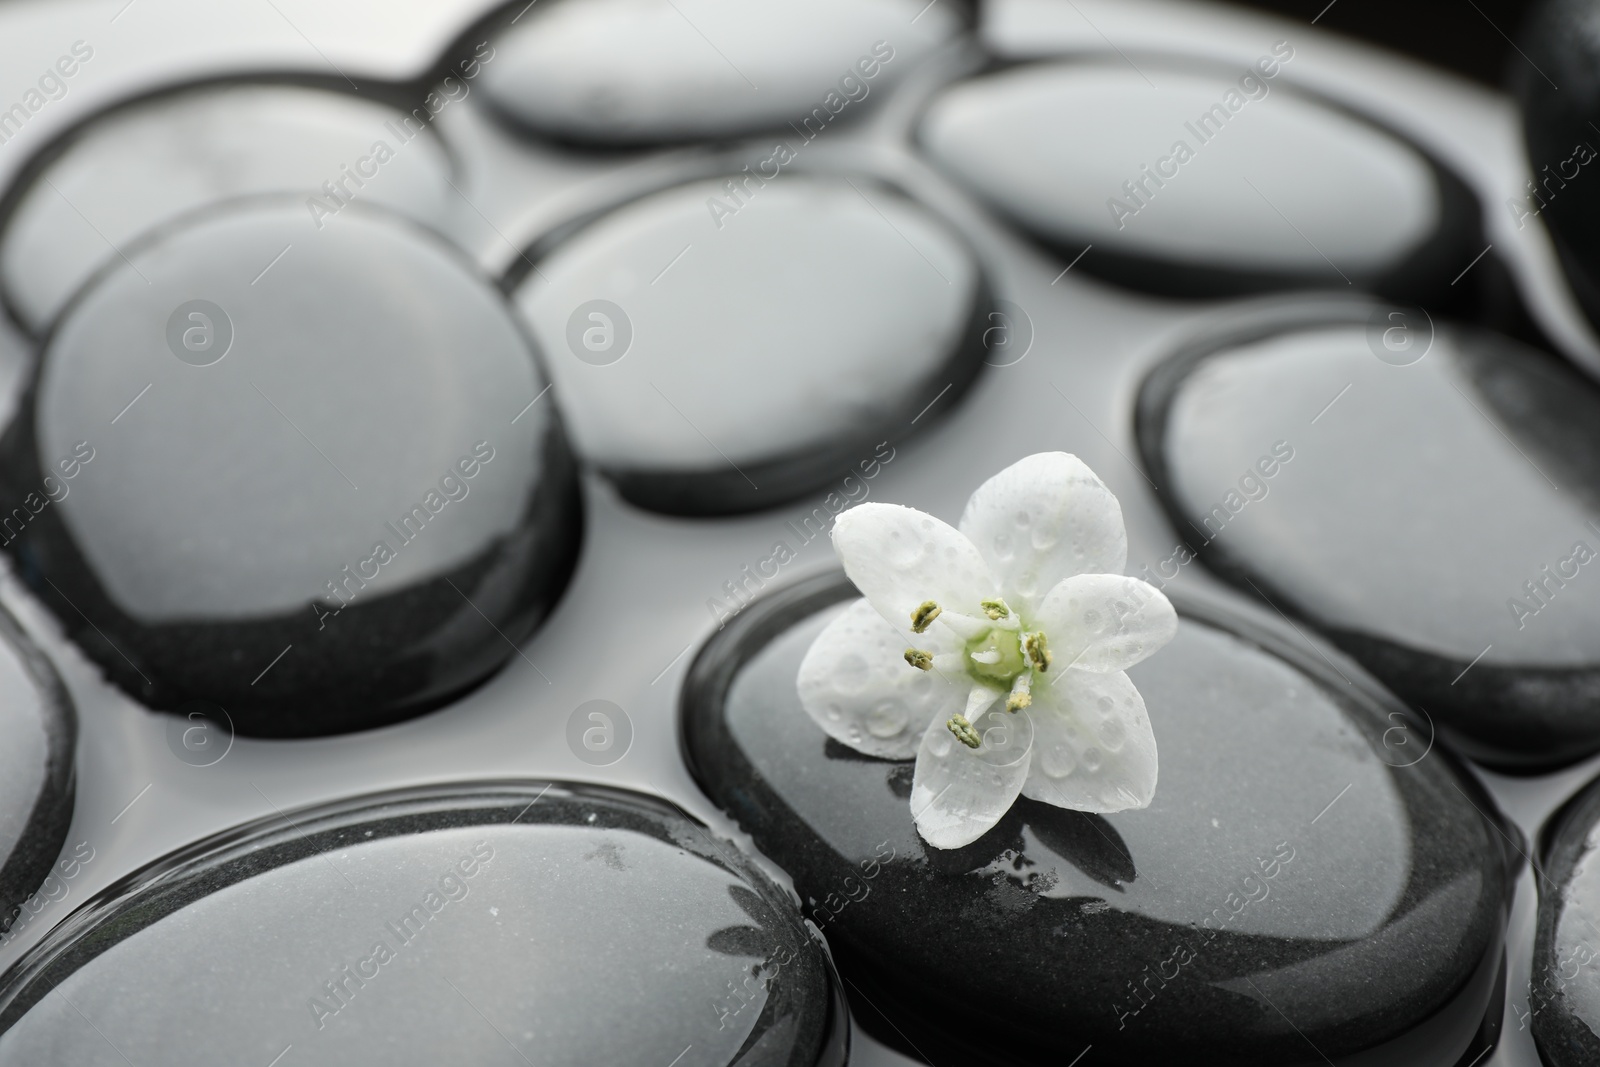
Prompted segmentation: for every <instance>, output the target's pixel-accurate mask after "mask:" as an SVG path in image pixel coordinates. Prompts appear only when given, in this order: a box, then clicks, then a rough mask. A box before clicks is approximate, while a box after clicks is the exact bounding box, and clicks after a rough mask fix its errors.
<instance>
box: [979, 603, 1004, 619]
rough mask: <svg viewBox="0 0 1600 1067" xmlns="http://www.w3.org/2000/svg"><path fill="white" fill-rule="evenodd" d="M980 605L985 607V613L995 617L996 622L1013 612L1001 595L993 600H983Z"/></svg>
mask: <svg viewBox="0 0 1600 1067" xmlns="http://www.w3.org/2000/svg"><path fill="white" fill-rule="evenodd" d="M979 606H981V607H982V608H983V613H984V614H985V615H987V616H989V618H991V619H994V620H995V621H996V622H998V621H999V620H1001V619H1003V618H1005V617H1006V616H1007V615H1010V614H1011V608H1010V607H1008V606H1007V605H1006V602H1005V601H1004V600H1001V599H1000V598H999V597H995V598H994V599H993V600H985V601H982V602H981V604H980V605H979Z"/></svg>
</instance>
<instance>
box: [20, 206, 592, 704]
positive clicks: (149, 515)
mask: <svg viewBox="0 0 1600 1067" xmlns="http://www.w3.org/2000/svg"><path fill="white" fill-rule="evenodd" d="M303 215H304V207H303V205H302V204H301V203H299V201H298V200H297V199H293V198H290V199H268V200H265V201H257V202H252V203H250V204H248V205H229V206H225V207H223V208H220V209H218V210H215V211H213V212H210V213H207V214H204V215H201V216H191V217H190V218H189V219H188V220H186V222H185V223H184V224H182V225H179V226H176V227H174V228H172V229H169V230H166V231H163V232H161V233H159V234H157V235H154V236H153V237H152V238H151V239H150V240H149V241H147V242H145V243H144V244H142V245H140V246H137V247H131V248H129V249H128V260H127V261H126V262H124V261H122V260H120V259H119V260H118V261H117V262H116V263H115V264H113V265H111V266H110V267H108V268H107V269H106V270H105V271H104V272H102V273H101V274H100V275H99V276H97V278H96V279H95V281H94V282H93V283H92V284H91V285H89V286H88V287H87V288H86V289H85V290H84V291H83V292H82V293H81V294H80V295H79V297H78V298H77V299H76V300H75V301H74V303H73V304H72V305H71V306H70V308H69V309H68V311H67V312H66V314H65V315H64V316H63V318H62V320H61V322H60V324H59V325H58V326H57V328H56V329H55V330H54V331H53V332H52V334H51V336H50V338H49V340H48V343H47V344H46V346H45V348H44V351H43V355H42V357H41V360H40V363H39V366H38V368H37V371H36V373H35V375H34V378H33V380H32V382H31V383H30V385H29V387H28V391H27V395H26V397H25V400H24V403H23V409H22V412H21V414H20V416H19V417H18V419H17V420H16V421H15V423H14V424H13V425H12V426H11V427H10V428H9V429H8V431H7V432H6V434H5V436H4V438H0V487H3V488H4V489H5V490H6V492H7V494H8V495H7V496H6V497H5V499H7V500H15V501H16V502H17V504H18V506H17V508H15V509H14V510H12V511H11V512H10V513H9V515H8V516H7V517H5V518H4V519H3V520H0V526H3V528H4V530H5V533H6V534H7V535H8V538H7V540H8V543H7V545H6V550H7V551H9V552H10V553H11V554H12V557H13V559H15V560H16V561H17V563H18V570H19V572H20V574H21V576H22V577H23V580H24V581H25V582H27V583H28V584H29V585H30V587H31V588H32V589H33V591H34V592H35V593H36V594H38V595H39V596H40V597H41V598H42V599H43V600H44V601H45V603H46V604H47V605H48V606H49V607H51V608H52V609H53V610H54V611H55V612H56V614H57V616H58V617H59V618H60V620H61V623H62V625H63V626H64V627H65V628H66V630H67V631H68V633H69V634H70V635H71V636H72V637H73V638H74V639H75V640H76V641H77V643H78V644H79V645H80V646H81V647H82V648H83V650H84V651H85V652H86V653H87V654H88V655H89V657H90V658H91V659H93V660H94V661H95V662H96V663H97V664H99V666H100V667H101V668H102V669H103V670H104V671H105V672H106V674H107V675H108V676H109V677H110V679H111V680H112V681H113V682H115V683H116V684H117V685H119V686H121V687H122V688H123V689H125V690H127V691H128V692H129V693H130V694H132V695H134V696H135V697H137V698H139V699H141V700H144V701H146V702H148V703H149V704H151V705H152V706H154V707H156V708H158V709H162V710H170V711H179V710H181V708H182V707H183V706H184V705H185V704H187V703H188V702H191V701H206V702H210V703H213V704H216V705H220V706H221V707H222V708H223V709H224V710H225V711H226V713H227V715H228V716H229V717H230V718H231V722H232V723H233V725H234V726H235V727H236V728H237V729H238V730H239V732H240V733H245V734H256V735H265V736H275V735H310V734H322V733H332V732H338V731H343V730H350V729H358V728H362V727H366V726H373V725H377V724H380V723H384V722H390V721H394V720H396V719H399V718H403V717H406V716H408V715H413V714H418V713H420V712H422V711H425V710H427V709H429V708H432V707H435V706H437V705H438V704H440V703H443V702H444V701H446V700H448V699H450V698H452V697H454V696H456V695H458V694H459V693H461V692H462V691H464V690H465V689H467V688H469V687H471V686H473V685H475V684H477V683H479V682H481V681H482V680H483V679H484V678H486V677H488V675H489V674H491V673H492V672H493V671H495V670H496V669H498V667H499V666H500V665H501V664H503V663H504V662H505V661H506V660H507V659H508V658H509V657H511V656H513V655H516V654H517V649H516V646H515V642H517V641H520V640H522V639H523V638H525V637H526V636H527V635H528V634H529V633H530V632H531V631H532V629H533V628H534V626H535V625H536V624H537V622H538V621H539V620H540V619H541V618H543V616H544V615H545V614H546V613H547V612H548V610H549V609H550V607H551V605H552V603H553V602H554V600H555V598H556V597H557V596H558V595H559V593H560V591H561V589H562V587H563V586H564V584H565V582H566V580H567V577H568V575H569V574H570V572H571V568H572V566H573V562H574V558H575V554H576V551H577V544H578V537H579V529H580V526H581V511H580V506H579V502H578V498H577V488H576V476H575V473H574V467H573V464H572V461H571V458H570V455H569V453H568V451H567V448H566V445H565V443H564V441H563V438H562V436H561V431H560V427H559V424H558V421H557V419H556V416H555V408H554V406H553V405H552V404H550V403H548V402H545V403H538V402H537V401H538V398H539V397H540V395H541V393H542V392H543V391H544V390H545V388H547V384H546V383H545V382H544V381H543V380H542V376H541V374H540V372H539V370H538V368H537V367H536V365H535V362H534V358H533V353H532V351H531V349H530V346H529V344H528V342H527V340H526V338H525V336H524V335H523V334H522V332H521V331H520V330H519V328H518V326H517V324H516V322H515V320H514V318H513V316H512V315H511V313H510V310H509V308H508V307H507V306H506V305H505V304H504V302H503V300H502V299H501V297H500V295H499V294H498V293H497V292H496V291H495V290H494V288H493V287H492V286H491V285H490V284H488V282H487V281H486V280H485V279H483V278H482V277H481V276H479V275H478V274H477V273H476V270H475V268H473V267H472V266H470V265H469V264H467V263H466V262H465V261H464V260H463V259H461V258H460V257H459V256H458V254H457V253H456V252H454V251H453V250H452V249H451V248H449V247H448V246H446V245H445V244H444V243H443V242H442V241H441V240H439V239H438V238H436V237H434V236H432V235H431V234H430V233H428V232H427V231H424V230H422V229H421V228H420V227H415V226H413V225H411V224H409V223H406V222H404V221H403V220H401V219H399V218H397V217H394V216H390V215H387V214H385V213H380V212H374V211H370V210H367V209H362V208H359V207H355V208H350V209H347V210H346V211H345V212H344V213H342V214H341V215H340V217H339V218H338V219H337V220H336V221H335V222H333V223H330V224H329V226H328V227H327V229H325V230H324V231H323V232H321V233H319V234H315V235H311V236H310V237H309V239H308V235H307V234H306V232H305V229H304V220H303ZM286 245H287V246H292V247H289V248H288V249H287V250H286V248H285V246H286ZM264 268H265V269H264ZM199 306H211V307H214V309H216V310H217V311H218V312H219V313H220V314H221V315H223V316H224V317H225V318H226V320H227V330H228V332H229V333H231V335H232V342H231V348H230V350H229V351H228V352H227V353H226V355H225V358H220V359H218V360H217V361H215V362H209V363H203V364H202V363H197V361H196V360H194V359H186V358H182V357H181V356H180V355H178V354H175V353H174V352H173V350H172V349H171V347H170V346H169V331H168V322H169V319H170V317H171V315H172V314H173V312H174V309H181V308H184V307H191V308H193V307H199ZM188 315H189V316H190V318H191V322H192V325H191V327H189V329H190V330H192V331H195V335H194V340H195V343H196V344H200V345H202V346H203V345H204V344H211V345H220V343H221V337H222V332H221V331H222V330H223V328H224V323H223V322H222V321H221V320H216V319H214V318H213V316H212V315H210V314H207V313H206V312H204V311H198V310H192V311H190V312H189V313H188ZM208 339H209V340H208Z"/></svg>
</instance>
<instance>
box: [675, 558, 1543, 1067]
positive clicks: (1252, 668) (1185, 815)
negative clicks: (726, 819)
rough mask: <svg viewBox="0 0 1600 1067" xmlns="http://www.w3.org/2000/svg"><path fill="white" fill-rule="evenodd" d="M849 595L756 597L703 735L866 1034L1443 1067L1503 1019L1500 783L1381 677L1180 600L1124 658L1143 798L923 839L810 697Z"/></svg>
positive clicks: (704, 757)
mask: <svg viewBox="0 0 1600 1067" xmlns="http://www.w3.org/2000/svg"><path fill="white" fill-rule="evenodd" d="M853 597H854V589H853V587H851V586H850V585H849V584H848V583H846V582H845V581H844V580H843V579H842V578H840V577H833V576H823V577H822V578H820V579H813V580H811V581H810V582H807V583H803V584H800V585H797V586H793V587H790V588H789V589H788V590H786V591H784V592H783V593H780V594H778V595H776V596H774V597H771V598H768V599H767V600H765V601H762V602H760V603H758V604H757V605H753V606H752V607H750V608H747V609H746V610H745V611H744V612H743V613H742V614H741V615H739V616H738V618H737V619H736V620H735V621H734V622H732V623H730V624H729V625H728V627H727V628H726V629H725V630H724V631H722V632H721V633H720V634H719V635H718V636H717V637H716V638H715V639H714V640H713V642H712V644H711V645H709V646H708V647H707V648H706V649H705V650H704V651H703V652H702V653H701V656H700V658H699V660H698V661H697V662H696V664H695V666H694V668H693V670H692V672H691V675H690V678H689V681H688V683H687V685H686V688H685V693H684V712H683V713H684V716H685V723H684V725H685V735H684V736H685V748H686V752H687V756H688V758H689V762H690V764H691V766H692V768H693V769H694V771H695V773H696V776H697V778H698V779H699V781H700V782H701V784H702V786H703V788H704V789H705V790H706V791H707V793H708V794H709V795H710V796H711V797H712V798H713V799H714V800H715V801H716V802H717V803H718V804H720V805H721V806H723V807H724V809H725V810H726V811H728V813H729V814H730V815H731V816H733V817H734V818H735V819H736V820H737V821H738V822H739V824H740V825H741V827H742V829H744V830H745V831H746V832H748V833H749V834H750V835H751V836H752V838H753V840H754V843H755V844H756V846H757V847H758V848H759V849H761V850H762V851H763V852H764V853H765V854H766V855H768V856H770V857H771V858H772V859H773V860H774V861H775V862H776V863H778V864H779V865H780V866H781V867H783V868H784V869H785V870H786V871H787V872H788V873H789V874H790V875H791V876H792V877H793V879H794V884H795V888H796V890H797V891H798V892H799V893H800V895H801V897H802V899H803V900H804V901H805V902H806V908H807V913H808V914H809V915H811V916H812V917H813V918H814V921H816V922H817V923H818V925H819V926H820V927H821V928H822V930H823V933H824V934H825V936H826V937H827V939H828V943H829V946H830V947H831V949H832V950H833V954H834V960H835V962H836V964H837V965H838V967H839V969H840V973H841V974H842V975H843V976H844V977H845V978H846V979H847V981H848V983H850V984H849V986H847V988H848V989H849V990H850V991H851V993H852V995H854V994H856V993H857V992H859V995H860V999H859V1001H857V1000H854V999H853V1000H852V1008H853V1010H854V1012H855V1014H856V1016H857V1018H858V1019H859V1020H860V1021H861V1022H862V1025H863V1026H866V1027H868V1028H869V1029H871V1030H872V1031H873V1033H874V1035H875V1036H878V1037H880V1038H881V1039H882V1040H884V1041H886V1042H888V1043H890V1044H894V1045H897V1046H902V1047H904V1046H906V1045H907V1044H909V1045H912V1046H916V1047H918V1048H921V1049H923V1050H929V1049H942V1050H946V1051H947V1053H949V1054H947V1055H946V1056H945V1057H944V1058H945V1059H949V1058H950V1055H952V1054H955V1053H959V1055H956V1056H955V1058H956V1059H957V1060H959V1061H960V1062H968V1063H994V1064H1001V1063H1017V1062H1059V1063H1066V1062H1069V1061H1070V1060H1071V1059H1072V1057H1074V1056H1076V1055H1079V1054H1080V1053H1081V1052H1082V1050H1083V1048H1084V1046H1085V1045H1089V1044H1092V1045H1093V1046H1094V1049H1095V1055H1097V1056H1100V1057H1102V1059H1103V1060H1104V1061H1105V1062H1116V1063H1122V1064H1130V1065H1145V1064H1150V1065H1156V1064H1168V1063H1170V1062H1171V1055H1172V1049H1173V1048H1174V1047H1177V1046H1178V1045H1179V1044H1180V1043H1181V1046H1182V1047H1183V1048H1184V1050H1185V1054H1186V1057H1187V1058H1186V1059H1185V1062H1193V1063H1206V1064H1211V1063H1219V1064H1220V1063H1229V1064H1234V1063H1241V1062H1248V1063H1261V1064H1267V1063H1271V1064H1289V1063H1295V1064H1298V1063H1304V1062H1309V1061H1311V1060H1314V1059H1315V1053H1314V1052H1313V1050H1312V1049H1311V1048H1309V1047H1308V1046H1307V1044H1306V1042H1307V1039H1309V1040H1310V1042H1311V1043H1313V1044H1314V1045H1315V1046H1316V1048H1317V1049H1320V1050H1321V1051H1322V1053H1324V1054H1325V1055H1327V1056H1329V1057H1338V1056H1342V1055H1346V1054H1351V1053H1355V1052H1357V1051H1358V1050H1365V1051H1367V1052H1368V1053H1369V1054H1370V1055H1371V1057H1372V1058H1370V1059H1364V1060H1363V1061H1362V1062H1363V1063H1372V1064H1379V1063H1381V1064H1391V1063H1392V1064H1396V1065H1399V1064H1407V1065H1419V1064H1428V1065H1432V1064H1437V1065H1439V1067H1448V1065H1451V1064H1453V1063H1454V1062H1455V1060H1456V1058H1457V1056H1459V1055H1460V1054H1461V1052H1462V1051H1463V1050H1467V1049H1470V1050H1471V1051H1472V1054H1474V1055H1476V1054H1478V1052H1479V1051H1481V1050H1482V1049H1483V1048H1484V1047H1485V1045H1486V1042H1488V1041H1491V1040H1492V1037H1493V1034H1494V1033H1497V1030H1496V1029H1495V1028H1496V1027H1497V1026H1498V1021H1499V1019H1500V1017H1501V1011H1502V1005H1501V994H1500V992H1498V991H1497V988H1496V985H1497V981H1503V979H1501V975H1502V974H1503V972H1502V970H1501V968H1502V952H1501V945H1502V933H1503V923H1504V919H1505V914H1506V908H1507V907H1508V903H1509V892H1510V889H1509V885H1510V877H1511V873H1512V867H1511V864H1510V863H1509V862H1508V860H1507V859H1506V856H1507V855H1509V854H1510V853H1509V852H1508V851H1506V850H1504V849H1503V847H1502V842H1503V841H1504V840H1505V839H1504V838H1503V837H1502V834H1501V831H1500V830H1498V829H1496V828H1494V827H1492V826H1491V825H1490V824H1489V823H1488V822H1487V821H1486V819H1485V817H1484V816H1482V815H1480V814H1479V813H1478V811H1475V810H1474V808H1473V805H1474V804H1476V805H1477V806H1478V808H1481V809H1482V810H1483V811H1485V812H1493V811H1494V808H1493V805H1492V803H1491V802H1490V801H1489V800H1488V799H1487V797H1486V796H1485V795H1484V794H1483V793H1482V792H1481V790H1479V789H1478V788H1477V787H1476V785H1475V784H1474V783H1473V782H1472V781H1471V780H1470V779H1469V778H1468V777H1467V776H1466V775H1465V774H1464V773H1463V772H1461V771H1460V770H1459V769H1458V768H1457V767H1456V766H1455V765H1454V764H1453V763H1452V762H1451V759H1450V757H1449V756H1448V755H1446V754H1444V753H1443V751H1442V750H1437V749H1436V750H1434V751H1432V752H1431V753H1430V754H1428V755H1427V756H1426V757H1424V758H1422V759H1420V760H1416V761H1415V762H1412V763H1411V765H1409V766H1402V764H1403V763H1406V762H1407V761H1410V760H1411V759H1412V755H1411V753H1410V752H1409V751H1408V750H1407V749H1406V747H1405V745H1404V743H1403V738H1401V737H1399V736H1397V735H1396V734H1395V733H1394V732H1393V731H1396V730H1399V731H1400V733H1401V734H1403V733H1404V732H1405V731H1406V730H1407V729H1409V728H1411V727H1412V726H1414V725H1417V724H1414V723H1412V722H1411V721H1410V720H1408V719H1407V718H1406V717H1405V715H1404V714H1403V713H1402V712H1401V711H1400V710H1399V705H1398V704H1397V703H1396V702H1395V701H1393V698H1392V697H1390V696H1388V695H1387V694H1385V693H1384V692H1383V691H1382V690H1381V689H1380V688H1379V687H1377V686H1376V685H1374V684H1372V683H1371V682H1370V681H1369V680H1366V679H1365V678H1364V676H1361V677H1362V680H1360V681H1357V682H1355V683H1354V684H1347V683H1346V682H1345V681H1344V679H1342V678H1340V677H1339V675H1338V674H1336V673H1334V672H1333V671H1332V670H1330V669H1329V668H1328V666H1327V664H1326V663H1325V662H1324V661H1323V660H1322V659H1321V658H1320V656H1319V655H1317V654H1315V653H1313V652H1311V651H1308V650H1307V649H1306V648H1305V646H1304V644H1303V643H1301V642H1299V639H1298V638H1296V637H1295V635H1294V634H1293V632H1292V631H1290V630H1288V628H1287V627H1282V626H1281V625H1279V624H1277V623H1267V624H1263V623H1261V622H1259V621H1246V619H1245V617H1243V616H1239V615H1236V614H1233V613H1232V612H1233V611H1234V610H1236V609H1224V608H1220V607H1218V606H1217V604H1215V603H1210V602H1200V601H1195V600H1193V599H1191V598H1188V597H1184V598H1180V600H1179V602H1178V607H1179V610H1180V615H1181V621H1180V626H1179V629H1178V635H1177V637H1176V639H1175V640H1174V641H1173V642H1172V644H1170V645H1169V646H1168V647H1167V648H1165V649H1163V650H1162V651H1161V652H1160V653H1159V654H1157V655H1156V656H1153V657H1152V658H1150V659H1149V660H1147V661H1145V662H1144V663H1141V664H1140V665H1138V666H1137V667H1135V668H1134V669H1133V670H1132V671H1130V672H1129V673H1130V676H1131V677H1132V679H1133V681H1134V682H1135V683H1136V684H1137V685H1138V687H1139V691H1140V693H1141V694H1142V695H1143V697H1144V699H1145V701H1146V703H1147V705H1148V710H1149V715H1150V720H1151V723H1152V724H1153V726H1154V729H1155V735H1156V738H1157V742H1158V744H1159V746H1160V753H1161V773H1160V783H1159V785H1158V787H1157V789H1156V794H1155V799H1154V801H1153V803H1152V804H1151V806H1150V807H1149V808H1147V809H1145V810H1141V811H1128V812H1120V813H1117V814H1114V815H1109V816H1092V815H1086V814H1082V813H1079V812H1071V811H1066V810H1064V809H1061V808H1056V807H1052V806H1049V805H1044V804H1040V803H1037V802H1034V801H1030V800H1027V799H1019V800H1018V802H1017V803H1016V805H1015V806H1014V807H1013V808H1012V810H1011V812H1010V813H1009V814H1008V815H1007V816H1006V817H1005V818H1004V819H1003V820H1002V821H1001V822H1000V823H999V824H998V825H997V826H996V827H995V828H994V829H993V830H991V831H990V832H989V833H988V834H986V835H985V836H984V837H982V838H980V839H979V840H978V841H976V842H974V843H973V844H972V845H970V846H967V847H965V848H962V849H959V850H953V851H940V850H936V849H932V848H930V847H927V846H925V845H924V844H923V843H922V841H921V839H920V838H919V837H918V835H917V833H916V829H915V825H914V823H913V820H912V817H911V812H910V808H909V803H908V798H909V797H910V795H911V778H912V773H911V772H912V767H911V763H910V762H909V761H885V760H878V759H872V758H869V757H864V756H861V755H858V754H856V753H854V752H852V751H850V750H848V749H846V748H844V747H843V746H841V745H838V744H837V743H834V742H831V741H830V740H829V739H828V738H827V737H826V735H824V734H823V733H822V731H821V730H820V729H819V728H818V727H817V726H816V725H815V724H814V723H813V721H812V720H811V719H810V718H809V717H808V716H807V715H806V714H805V712H804V711H803V710H802V708H801V706H800V702H799V698H798V696H797V695H796V692H795V675H796V671H797V669H798V667H799V664H800V661H801V658H802V657H803V656H804V654H805V651H806V649H807V648H808V647H809V645H810V643H811V641H812V639H813V638H814V637H815V636H816V634H817V633H819V632H820V631H821V629H822V627H823V626H824V625H825V624H826V623H827V622H828V621H829V620H830V619H831V618H832V617H833V616H834V614H835V613H836V612H837V611H839V610H842V609H843V607H844V606H845V603H847V602H848V601H850V600H851V599H853ZM1264 617H1265V616H1260V618H1264ZM1332 655H1334V656H1337V653H1336V652H1334V653H1332ZM1346 662H1347V661H1346ZM1346 669H1347V670H1350V671H1354V668H1353V667H1352V666H1349V665H1348V663H1347V668H1346ZM1356 673H1357V674H1359V672H1356ZM847 684H848V680H847V679H841V687H843V686H845V685H847ZM1386 731H1389V733H1387V734H1386ZM1108 743H1110V742H1109V740H1108ZM1034 756H1035V757H1036V758H1040V759H1045V760H1048V759H1049V758H1050V754H1049V753H1034ZM1469 799H1470V801H1471V803H1469ZM1511 832H1512V833H1515V831H1514V830H1513V831H1511ZM873 1006H875V1007H873ZM879 1011H881V1012H882V1013H884V1014H883V1015H881V1016H880V1015H879V1014H878V1012H879ZM885 1016H886V1017H885ZM1485 1020H1490V1022H1489V1023H1485ZM934 1060H935V1062H941V1059H940V1057H939V1056H938V1055H937V1054H935V1055H934Z"/></svg>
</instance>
